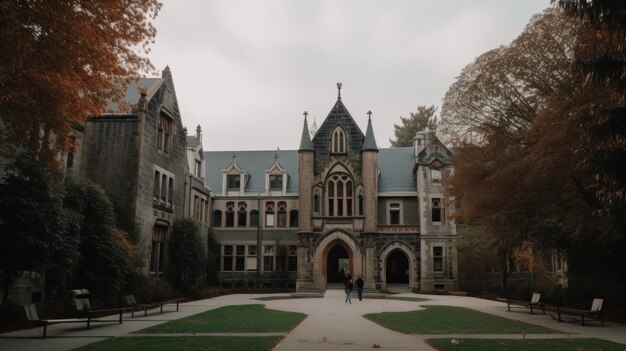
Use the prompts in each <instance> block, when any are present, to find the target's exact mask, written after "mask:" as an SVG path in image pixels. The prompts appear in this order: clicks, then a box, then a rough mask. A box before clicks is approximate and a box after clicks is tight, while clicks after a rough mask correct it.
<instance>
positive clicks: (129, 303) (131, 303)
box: [124, 295, 185, 318]
mask: <svg viewBox="0 0 626 351" xmlns="http://www.w3.org/2000/svg"><path fill="white" fill-rule="evenodd" d="M183 300H185V299H184V298H175V299H170V300H164V301H155V302H150V303H143V304H139V303H137V300H135V295H126V296H124V301H125V302H126V307H127V308H130V310H131V318H132V317H135V311H143V315H144V316H147V315H148V310H151V309H153V308H161V312H160V313H163V306H165V305H169V304H176V312H178V308H179V305H180V302H181V301H183Z"/></svg>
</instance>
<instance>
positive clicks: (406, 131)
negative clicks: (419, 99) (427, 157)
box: [389, 105, 437, 147]
mask: <svg viewBox="0 0 626 351" xmlns="http://www.w3.org/2000/svg"><path fill="white" fill-rule="evenodd" d="M435 112H437V108H436V107H435V105H432V106H430V107H426V106H417V112H415V113H413V112H411V116H410V117H402V116H400V121H401V122H402V125H397V124H394V125H393V128H394V134H395V135H396V140H392V139H389V142H390V143H391V146H393V147H403V146H412V145H413V138H415V134H416V133H417V132H420V131H422V130H426V128H428V129H430V130H434V129H435V128H436V126H437V117H436V116H435Z"/></svg>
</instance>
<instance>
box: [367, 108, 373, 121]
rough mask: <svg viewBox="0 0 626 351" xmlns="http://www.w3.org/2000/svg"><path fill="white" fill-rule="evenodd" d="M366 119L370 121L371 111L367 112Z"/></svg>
mask: <svg viewBox="0 0 626 351" xmlns="http://www.w3.org/2000/svg"><path fill="white" fill-rule="evenodd" d="M367 119H370V120H371V119H372V110H369V111H367Z"/></svg>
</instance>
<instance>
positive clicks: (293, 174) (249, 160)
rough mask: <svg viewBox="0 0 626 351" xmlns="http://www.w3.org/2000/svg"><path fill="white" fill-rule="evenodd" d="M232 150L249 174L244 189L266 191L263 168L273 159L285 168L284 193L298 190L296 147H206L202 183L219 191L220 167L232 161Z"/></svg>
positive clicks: (223, 167) (268, 165)
mask: <svg viewBox="0 0 626 351" xmlns="http://www.w3.org/2000/svg"><path fill="white" fill-rule="evenodd" d="M233 153H234V154H235V155H236V157H237V165H238V166H239V167H240V168H241V169H243V170H244V171H246V172H247V173H248V174H249V175H250V178H249V180H248V184H247V185H246V188H245V192H246V193H250V194H257V193H263V192H265V171H266V170H268V169H269V168H270V167H271V166H272V165H273V164H274V162H275V161H276V160H275V158H274V155H276V154H277V155H278V163H279V164H280V165H281V166H282V167H283V168H285V169H286V170H287V174H288V175H289V180H288V181H287V193H297V192H298V186H299V183H298V150H263V151H206V152H205V153H204V160H205V172H206V173H205V183H206V185H207V186H209V187H210V188H211V190H212V191H213V192H214V193H215V194H218V195H219V194H221V193H222V190H223V189H222V184H223V183H222V180H223V178H222V177H223V173H222V171H223V170H224V169H226V168H227V167H228V166H229V165H230V164H231V163H232V161H233Z"/></svg>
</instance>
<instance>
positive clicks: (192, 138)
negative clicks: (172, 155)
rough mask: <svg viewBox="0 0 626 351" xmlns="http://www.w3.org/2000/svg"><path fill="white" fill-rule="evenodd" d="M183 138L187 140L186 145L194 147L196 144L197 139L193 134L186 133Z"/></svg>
mask: <svg viewBox="0 0 626 351" xmlns="http://www.w3.org/2000/svg"><path fill="white" fill-rule="evenodd" d="M185 140H186V141H187V147H196V146H198V139H197V138H196V136H195V135H187V136H185Z"/></svg>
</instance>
